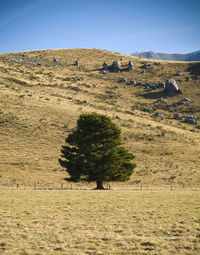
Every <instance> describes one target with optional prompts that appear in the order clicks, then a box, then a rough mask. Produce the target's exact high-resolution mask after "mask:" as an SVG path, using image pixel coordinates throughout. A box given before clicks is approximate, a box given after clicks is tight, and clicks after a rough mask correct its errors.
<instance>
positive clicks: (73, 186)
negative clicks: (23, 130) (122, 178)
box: [0, 183, 200, 191]
mask: <svg viewBox="0 0 200 255" xmlns="http://www.w3.org/2000/svg"><path fill="white" fill-rule="evenodd" d="M95 188H96V186H95V184H94V183H93V184H84V183H60V184H55V185H46V186H45V185H42V184H41V185H40V184H33V185H25V184H20V183H16V184H9V185H8V184H0V190H63V191H64V190H94V189H95ZM104 189H105V190H130V191H145V190H146V191H156V190H157V191H159V190H160V191H161V190H163V191H164V190H168V191H169V190H170V191H173V190H196V191H200V186H190V185H184V184H182V185H179V184H166V185H152V184H140V185H135V184H118V183H105V184H104Z"/></svg>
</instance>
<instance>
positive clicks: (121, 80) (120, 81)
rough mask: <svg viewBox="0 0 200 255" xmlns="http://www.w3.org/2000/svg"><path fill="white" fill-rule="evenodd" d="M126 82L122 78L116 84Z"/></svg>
mask: <svg viewBox="0 0 200 255" xmlns="http://www.w3.org/2000/svg"><path fill="white" fill-rule="evenodd" d="M126 81H127V80H126V78H124V77H122V78H121V79H120V80H119V81H118V82H119V83H122V82H126Z"/></svg>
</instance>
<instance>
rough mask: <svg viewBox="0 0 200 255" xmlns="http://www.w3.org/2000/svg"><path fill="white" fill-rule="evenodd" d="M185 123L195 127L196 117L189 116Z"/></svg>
mask: <svg viewBox="0 0 200 255" xmlns="http://www.w3.org/2000/svg"><path fill="white" fill-rule="evenodd" d="M185 122H186V123H188V124H193V125H196V124H197V117H196V116H194V115H190V116H188V117H186V118H185Z"/></svg>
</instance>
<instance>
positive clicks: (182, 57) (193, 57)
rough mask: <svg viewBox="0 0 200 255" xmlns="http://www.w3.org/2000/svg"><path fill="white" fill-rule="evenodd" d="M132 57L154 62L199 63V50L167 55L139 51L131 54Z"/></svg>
mask: <svg viewBox="0 0 200 255" xmlns="http://www.w3.org/2000/svg"><path fill="white" fill-rule="evenodd" d="M132 56H135V57H139V58H147V59H156V60H171V61H200V50H199V51H195V52H192V53H187V54H167V53H162V52H153V51H146V52H145V51H141V52H135V53H133V54H132Z"/></svg>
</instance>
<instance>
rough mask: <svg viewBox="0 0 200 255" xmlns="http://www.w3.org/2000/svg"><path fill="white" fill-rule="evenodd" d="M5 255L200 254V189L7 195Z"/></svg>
mask: <svg viewBox="0 0 200 255" xmlns="http://www.w3.org/2000/svg"><path fill="white" fill-rule="evenodd" d="M0 193H1V194H0V254H2V255H11V254H15V255H33V254H34V255H43V254H48V255H50V254H52V255H55V254H65V255H68V254H69V255H84V254H93V255H97V254H104V255H111V254H113V255H119V254H121V255H125V254H131V255H134V254H136V255H137V254H154V255H155V254H159V255H167V254H169V255H171V254H178V255H180V254H193V255H199V254H200V205H199V201H200V192H199V190H179V191H178V190H173V191H170V190H168V191H167V190H162V191H161V190H160V191H152V190H148V191H147V190H146V191H144V190H143V191H126V190H123V191H122V190H110V191H92V190H82V191H78V190H77V191H74V190H72V191H69V190H67V191H66V190H60V191H53V190H46V191H44V190H43V191H41V190H1V191H0Z"/></svg>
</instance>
